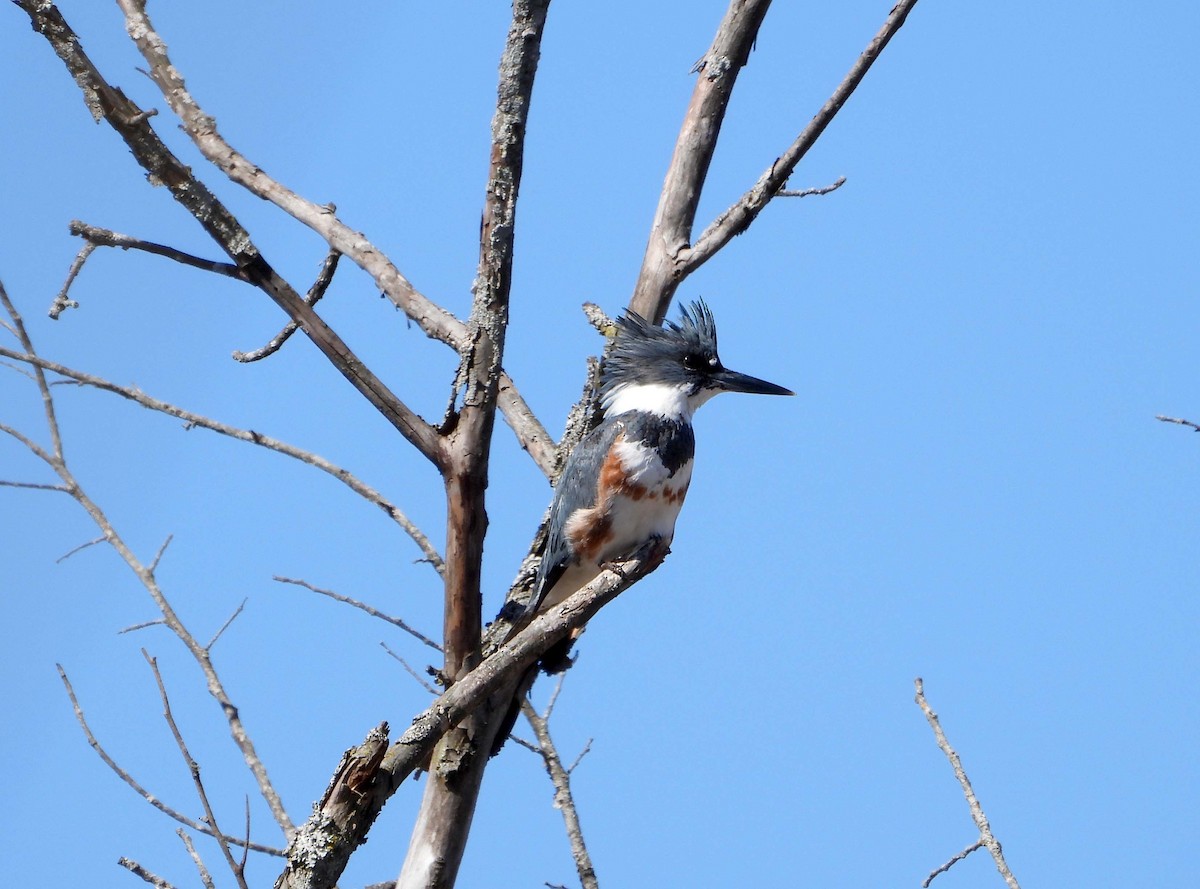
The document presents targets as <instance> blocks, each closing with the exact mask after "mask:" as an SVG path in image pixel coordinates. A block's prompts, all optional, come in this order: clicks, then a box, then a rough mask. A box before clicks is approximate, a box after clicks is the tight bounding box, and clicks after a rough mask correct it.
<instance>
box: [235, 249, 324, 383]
mask: <svg viewBox="0 0 1200 889" xmlns="http://www.w3.org/2000/svg"><path fill="white" fill-rule="evenodd" d="M341 255H342V254H340V253H338V252H337V251H336V250H330V251H329V255H328V256H326V257H325V260H324V262H322V263H321V271H320V272H318V273H317V280H315V281H313V285H312V287H310V288H308V293H306V294H305V295H304V301H305V302H306V303H308V304H309V305H310V306H315V305H316V304H317V303H318V302H320V301H321V299H322V297H324V296H325V291H326V290H328V289H329V285H330V284H332V283H333V274H334V272H336V271H337V265H338V259H339V258H340V257H341ZM299 329H300V325H298V324H297V323H296V322H295V321H289V322H288V323H287V324H285V325H284V326H283V329H282V330H281V331H279V333H277V334H275V336H273V337H272V338H271V340H270V342H268V343H267V344H266V345H265V346H262V347H261V348H258V349H255V350H254V351H252V352H240V351H235V352H234V353H233V359H234V361H241V362H243V363H249V362H251V361H261V360H262V359H264V358H266V357H267V356H269V355H274V354H275V353H276V352H278V351H279V350H280V349H281V348H283V344H284V343H286V342H287V341H288V340H289V339H291V337H292V334H293V333H295V332H296V331H297V330H299Z"/></svg>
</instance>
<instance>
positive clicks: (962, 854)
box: [921, 840, 983, 889]
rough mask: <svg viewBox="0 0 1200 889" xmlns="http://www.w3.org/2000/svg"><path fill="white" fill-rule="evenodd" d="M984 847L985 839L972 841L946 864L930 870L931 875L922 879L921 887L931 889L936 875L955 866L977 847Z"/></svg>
mask: <svg viewBox="0 0 1200 889" xmlns="http://www.w3.org/2000/svg"><path fill="white" fill-rule="evenodd" d="M982 848H983V840H976V841H975V842H973V843H971V845H969V846H967V848H965V849H963V850H962V851H961V852H959V853H958V854H957V855H955V856H954V857H953V858H951V859H950V860H949V861H947V862H946V863H945V864H940V865H938V866H937V867H935V868H934V869H933V870H931V871H930V872H929V876H927V877H926V878H925V879H924V880H922V881H921V889H929V884H930V883H932V882H933V880H934V877H936V876H937V875H938V874H944V873H945V872H946V871H948V870H950V868H952V867H954V865H956V864H958V863H959V862H960V861H962V860H963V859H964V858H966V857H967V856H968V855H970V854H971V853H972V852H974V851H975V850H976V849H982Z"/></svg>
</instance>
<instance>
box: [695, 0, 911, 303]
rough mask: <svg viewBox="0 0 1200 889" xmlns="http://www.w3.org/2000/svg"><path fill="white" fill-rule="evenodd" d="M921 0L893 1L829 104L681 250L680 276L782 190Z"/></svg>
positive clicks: (741, 228) (751, 219)
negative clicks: (740, 195)
mask: <svg viewBox="0 0 1200 889" xmlns="http://www.w3.org/2000/svg"><path fill="white" fill-rule="evenodd" d="M916 5H917V0H899V2H898V3H897V4H896V5H895V6H894V7H892V11H891V12H890V13H889V14H888V17H887V20H886V21H885V22H884V23H883V26H882V27H881V28H880V29H879V31H878V32H877V33H876V34H875V36H874V37H873V38H871V42H870V43H868V44H867V48H866V49H864V50H863V52H862V54H861V55H860V56H859V57H858V58H857V59H856V60H855V62H854V64H853V65H852V66H851V67H850V71H849V72H848V73H847V74H846V76H845V77H844V78H842V82H841V83H840V84H838V87H837V89H835V90H834V91H833V95H831V96H830V97H829V99H828V100H826V102H825V104H824V105H822V106H821V110H820V111H818V112H817V113H816V115H815V116H814V117H813V119H812V120H811V121H809V124H808V126H806V127H805V128H804V129H803V130H802V131H801V132H800V135H799V136H797V137H796V141H794V142H793V143H792V144H791V145H790V146H788V148H787V150H786V151H784V152H783V153H782V154H781V155H780V156H779V157H778V158H776V159H775V160H774V161H773V162H772V163H771V165H770V166H769V167H768V168H767V169H766V171H765V172H764V173H763V174H762V175H761V176H760V177H759V178H758V181H757V182H756V183H754V185H753V186H752V187H751V188H750V190H749V191H747V192H746V193H745V194H744V195H742V197H740V198H739V199H738V200H737V201H736V202H735V203H734V204H733V205H732V206H731V207H729V209H727V210H725V212H723V213H722V214H721V215H720V216H718V217H717V218H716V219H714V220H713V221H712V223H710V224H709V226H708V228H706V229H705V230H704V232H703V233H702V234H701V235H700V237H698V238H697V239H696V240H695V243H694V244H693V245H692V246H691V247H690V248H687V249H683V250H681V251H680V252H679V255H678V257H677V259H676V265H675V270H676V271H675V274H676V275H677V276H678V278H679V279H680V280H682V279H683V278H685V277H687V276H688V275H690V274H691V273H692V272H694V271H695V270H696V269H698V268H699V267H700V266H702V265H703V264H704V263H705V262H707V261H708V260H709V259H711V258H712V257H713V256H714V255H716V253H717V251H718V250H720V249H721V248H722V247H724V246H725V245H726V244H728V243H729V241H730V240H732V239H733V238H734V237H735V236H736V235H740V234H741V233H742V232H744V231H745V230H746V229H747V228H749V227H750V224H751V223H752V222H754V220H755V218H756V217H757V216H758V214H759V213H761V212H762V210H763V208H764V207H766V206H767V204H768V203H770V201H771V200H772V198H775V197H777V196H778V195H779V190H780V189H781V188H782V187H783V186H784V184H785V183H786V182H787V181H788V178H789V177H790V176H791V175H792V171H793V170H795V169H796V165H797V164H799V163H800V161H801V159H802V158H803V157H804V155H806V154H807V153H808V150H809V149H810V148H812V146H813V145H815V144H816V142H817V140H818V139H819V138H820V137H821V134H822V133H824V132H825V128H826V127H828V126H829V124H830V123H831V122H832V121H833V119H834V117H836V116H837V113H838V112H839V111H841V109H842V106H843V105H845V104H846V102H847V101H848V100H849V98H850V96H852V95H853V94H854V91H855V90H856V89H857V88H858V85H859V84H860V83H862V80H863V78H864V77H866V76H867V72H868V71H870V70H871V66H872V65H874V64H875V60H876V59H878V58H879V55H880V53H882V52H883V50H884V48H885V47H886V46H887V45H888V43H889V42H890V41H891V39H892V38H893V37H894V36H896V32H897V31H899V30H900V28H901V27H902V26H903V25H904V21H905V19H907V18H908V14H909V13H910V12H912V9H913V7H914V6H916Z"/></svg>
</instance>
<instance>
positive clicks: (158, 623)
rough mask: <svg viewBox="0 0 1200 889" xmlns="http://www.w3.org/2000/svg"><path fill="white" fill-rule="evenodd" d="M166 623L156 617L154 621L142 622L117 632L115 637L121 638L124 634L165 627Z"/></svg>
mask: <svg viewBox="0 0 1200 889" xmlns="http://www.w3.org/2000/svg"><path fill="white" fill-rule="evenodd" d="M166 625H167V622H166V620H165V619H164V618H161V617H156V618H155V619H154V620H144V621H142V622H141V623H140V624H132V625H130V626H128V627H125V628H124V629H121V630H117V635H118V636H121V635H124V634H125V633H136V632H137V631H138V630H145V629H147V628H149V627H165V626H166Z"/></svg>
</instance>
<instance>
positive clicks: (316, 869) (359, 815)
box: [275, 541, 667, 889]
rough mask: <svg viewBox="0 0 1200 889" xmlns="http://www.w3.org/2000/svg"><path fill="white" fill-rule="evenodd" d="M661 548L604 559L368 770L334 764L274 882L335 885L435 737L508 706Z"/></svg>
mask: <svg viewBox="0 0 1200 889" xmlns="http://www.w3.org/2000/svg"><path fill="white" fill-rule="evenodd" d="M666 552H667V550H666V548H665V547H664V546H663V544H662V541H653V542H651V543H650V544H648V545H647V546H645V547H643V548H642V550H640V551H639V552H638V553H637V554H635V555H634V556H633V557H632V558H630V559H628V560H626V561H624V562H619V563H617V564H614V565H610V566H608V568H607V569H606V570H605V571H604V572H603V573H601V575H600V576H599V577H597V578H596V579H595V580H594V581H592V582H591V583H590V584H588V585H587V586H586V587H584V588H583V589H581V590H579V591H578V592H576V593H573V594H572V595H571V596H570V597H569V598H568V599H567V600H566V601H564V602H563V603H562V604H561V605H558V606H555V607H554V608H551V609H549V610H548V611H546V612H544V613H542V614H540V615H538V616H537V617H536V618H534V619H533V621H531V622H530V623H529V625H528V626H526V627H525V628H524V629H522V630H521V631H520V632H519V633H517V634H516V635H515V636H513V638H512V639H511V640H509V641H508V642H507V643H506V644H505V645H503V646H502V647H500V648H499V649H498V650H497V651H495V652H494V653H493V654H492V655H491V656H490V657H487V658H485V659H484V661H483V662H482V663H480V664H479V666H477V667H476V668H475V669H474V670H472V671H471V672H470V673H468V674H467V675H465V676H463V677H462V678H460V679H459V680H458V681H457V682H456V683H454V685H452V686H450V688H448V689H447V690H446V691H445V692H443V693H442V695H441V696H440V697H439V698H438V699H437V700H436V701H434V702H433V704H432V705H430V706H429V707H428V708H427V709H426V710H425V711H424V712H423V713H421V714H420V715H418V716H417V717H416V718H415V719H414V720H413V723H412V725H411V726H410V727H409V728H408V730H407V731H405V732H404V734H403V735H402V736H401V737H400V739H399V740H398V741H397V742H396V743H394V744H393V745H392V746H391V747H390V748H389V749H388V751H387V753H386V754H385V755H384V756H383V759H382V760H381V761H380V763H379V766H378V769H377V770H376V771H375V772H374V773H373V774H371V775H362V774H357V775H356V777H355V778H354V780H353V782H352V783H350V784H347V783H346V782H345V781H344V780H343V779H342V778H340V777H339V775H340V774H341V771H340V770H339V772H338V774H335V776H334V781H333V782H332V783H331V784H330V788H329V789H328V790H327V791H326V794H325V797H324V798H323V799H322V800H321V801H320V802H318V804H317V805H316V806H315V807H314V812H313V814H312V816H311V817H310V818H309V819H308V821H307V822H305V824H304V825H303V826H302V827H301V828H299V829H298V830H297V831H296V833H295V835H294V836H293V838H292V841H291V843H290V844H289V846H288V853H287V857H288V865H287V868H286V869H285V870H284V872H283V873H282V874H281V875H280V877H279V879H278V880H277V881H276V883H275V886H276V889H301V887H304V889H326V887H329V886H332V885H334V884H335V883H336V882H337V880H338V877H339V876H340V875H341V873H342V871H343V870H344V869H345V867H346V863H347V862H348V861H349V859H350V854H351V853H352V852H353V851H354V850H355V849H356V848H357V847H358V846H359V845H360V844H361V843H362V842H363V841H364V840H365V838H366V836H367V832H368V831H369V830H370V828H371V825H372V824H373V823H374V821H375V818H376V817H378V815H379V811H380V809H381V808H382V807H383V804H384V803H385V802H386V801H387V800H388V798H389V797H391V795H392V794H393V793H395V791H396V789H397V788H398V787H399V786H400V784H401V783H402V782H403V781H404V780H405V779H406V778H407V777H408V776H409V775H411V774H412V773H413V771H414V770H415V769H417V768H418V767H420V766H421V764H422V763H424V762H425V761H426V760H427V759H428V757H429V755H430V753H431V752H432V751H433V748H434V745H435V744H437V742H438V740H439V739H440V738H441V737H442V736H443V735H444V734H445V733H446V732H447V731H449V730H450V729H451V728H453V727H454V726H456V725H458V724H459V723H460V722H462V720H464V719H466V718H467V717H469V716H471V715H473V714H474V713H476V712H477V711H479V710H480V709H481V708H484V707H485V706H487V705H488V704H489V703H490V704H491V705H493V706H495V707H504V708H506V707H507V704H508V702H509V701H511V699H512V694H513V689H514V684H515V683H516V682H517V681H518V679H519V677H520V676H521V675H522V674H524V673H525V672H526V671H528V669H529V667H531V666H532V665H533V664H534V663H535V662H536V661H537V659H538V658H539V657H540V656H541V655H542V654H543V653H545V651H546V650H547V649H548V648H550V646H552V645H554V644H555V643H556V642H558V641H559V640H561V639H564V638H566V636H567V634H568V633H570V632H571V631H572V630H574V629H576V628H578V627H581V626H583V625H584V624H585V623H587V622H588V621H589V620H591V619H592V617H593V616H595V614H596V612H598V611H599V610H600V609H601V608H603V607H604V606H605V605H607V604H608V603H609V602H611V601H612V600H613V599H615V598H616V597H617V596H618V595H620V593H621V592H622V591H624V590H625V589H627V588H628V587H630V586H631V585H633V584H634V583H636V582H637V581H638V580H640V579H641V578H642V577H644V576H645V575H646V574H648V573H650V572H651V571H653V570H654V569H655V568H657V567H658V565H659V564H660V563H661V562H662V559H663V558H664V557H665V555H666ZM497 632H503V629H500V630H498V631H497ZM479 740H480V743H481V744H483V745H484V746H483V749H482V750H480V751H479V755H480V756H483V757H486V755H487V749H488V747H487V744H488V743H490V739H486V738H485V739H479ZM398 882H402V881H398Z"/></svg>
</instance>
